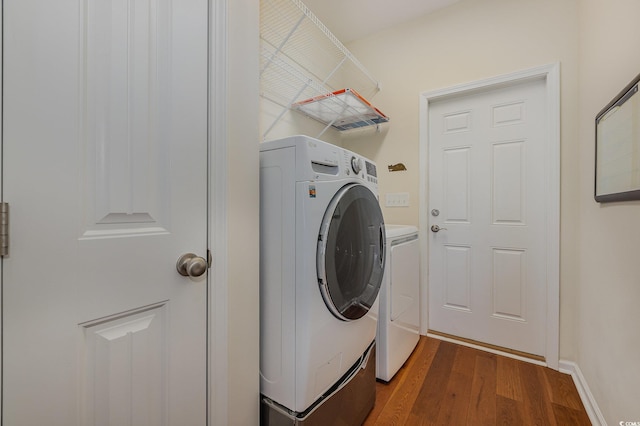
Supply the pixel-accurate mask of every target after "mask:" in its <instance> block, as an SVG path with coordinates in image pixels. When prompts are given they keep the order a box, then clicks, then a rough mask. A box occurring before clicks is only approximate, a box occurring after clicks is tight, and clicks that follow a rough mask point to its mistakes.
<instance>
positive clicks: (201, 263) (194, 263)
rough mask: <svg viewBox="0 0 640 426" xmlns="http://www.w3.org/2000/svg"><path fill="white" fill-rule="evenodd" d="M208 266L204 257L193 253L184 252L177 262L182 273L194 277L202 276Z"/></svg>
mask: <svg viewBox="0 0 640 426" xmlns="http://www.w3.org/2000/svg"><path fill="white" fill-rule="evenodd" d="M208 267H209V265H208V264H207V261H206V260H205V259H204V258H202V257H200V256H196V255H195V254H193V253H186V254H183V255H182V256H180V258H179V259H178V262H177V263H176V269H177V270H178V273H179V274H180V275H183V276H185V277H192V278H197V277H199V276H202V274H204V273H205V272H206V271H207V268H208Z"/></svg>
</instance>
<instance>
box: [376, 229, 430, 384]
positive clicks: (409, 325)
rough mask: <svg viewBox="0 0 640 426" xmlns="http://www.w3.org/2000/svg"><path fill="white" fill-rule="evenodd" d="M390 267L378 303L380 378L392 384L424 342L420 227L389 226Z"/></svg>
mask: <svg viewBox="0 0 640 426" xmlns="http://www.w3.org/2000/svg"><path fill="white" fill-rule="evenodd" d="M385 229H386V249H385V257H386V268H385V271H384V280H383V282H382V287H381V288H380V295H379V296H378V300H377V302H376V303H377V304H379V307H377V306H376V307H374V309H379V317H378V333H377V336H376V377H377V378H378V379H381V380H384V381H386V382H388V381H389V380H391V379H392V378H393V376H394V375H395V374H396V373H397V372H398V370H399V369H400V367H402V365H403V364H404V363H405V361H406V360H407V358H409V356H410V355H411V353H412V352H413V350H414V349H415V347H416V345H417V344H418V341H419V340H420V245H419V240H418V228H416V227H415V226H410V225H386V226H385Z"/></svg>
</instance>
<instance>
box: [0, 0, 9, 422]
mask: <svg viewBox="0 0 640 426" xmlns="http://www.w3.org/2000/svg"><path fill="white" fill-rule="evenodd" d="M3 5H4V2H3V3H2V4H0V6H3ZM3 23H4V7H0V194H2V196H0V201H4V181H3V176H4V162H3V159H2V153H3V151H4V150H3V149H2V148H3V140H2V135H4V122H3V121H2V119H3V118H4V112H3V111H2V106H3V105H4V102H3V101H4V92H3V85H4V77H3V71H4V62H3V60H4V51H3V50H2V48H3V46H4V41H3V39H2V34H4V29H3ZM9 219H11V218H9ZM3 264H4V261H3V260H2V259H0V289H1V288H4V271H3V269H2V268H3ZM2 294H3V292H2V291H0V377H2V368H3V367H4V362H3V358H2V357H3V354H4V346H3V340H2V338H1V337H2V330H4V328H3V327H4V326H3V324H2V318H4V315H3V313H2V306H3V301H2ZM3 385H4V383H2V382H0V401H3V396H2V389H4V386H3ZM2 407H3V404H1V403H0V422H2V418H3V412H2Z"/></svg>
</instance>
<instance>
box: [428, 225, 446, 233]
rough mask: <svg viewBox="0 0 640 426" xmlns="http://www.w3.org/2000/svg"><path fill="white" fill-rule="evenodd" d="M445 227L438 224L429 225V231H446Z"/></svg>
mask: <svg viewBox="0 0 640 426" xmlns="http://www.w3.org/2000/svg"><path fill="white" fill-rule="evenodd" d="M446 230H447V228H440V227H439V226H438V225H431V231H432V232H440V231H446Z"/></svg>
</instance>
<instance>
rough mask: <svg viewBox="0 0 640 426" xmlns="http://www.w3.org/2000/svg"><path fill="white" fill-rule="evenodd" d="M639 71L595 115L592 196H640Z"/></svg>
mask: <svg viewBox="0 0 640 426" xmlns="http://www.w3.org/2000/svg"><path fill="white" fill-rule="evenodd" d="M639 83H640V75H638V76H636V78H634V79H633V81H631V83H629V84H628V85H627V86H626V87H625V88H624V89H623V90H622V91H621V92H620V93H618V94H617V95H616V97H615V98H613V99H612V100H611V102H609V103H608V104H607V106H605V107H604V108H603V109H602V110H601V111H600V112H599V113H598V114H597V115H596V120H595V127H596V161H595V163H596V164H595V189H594V198H595V200H596V201H597V202H599V203H607V202H615V201H629V200H640V94H639V93H638V85H639Z"/></svg>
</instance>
